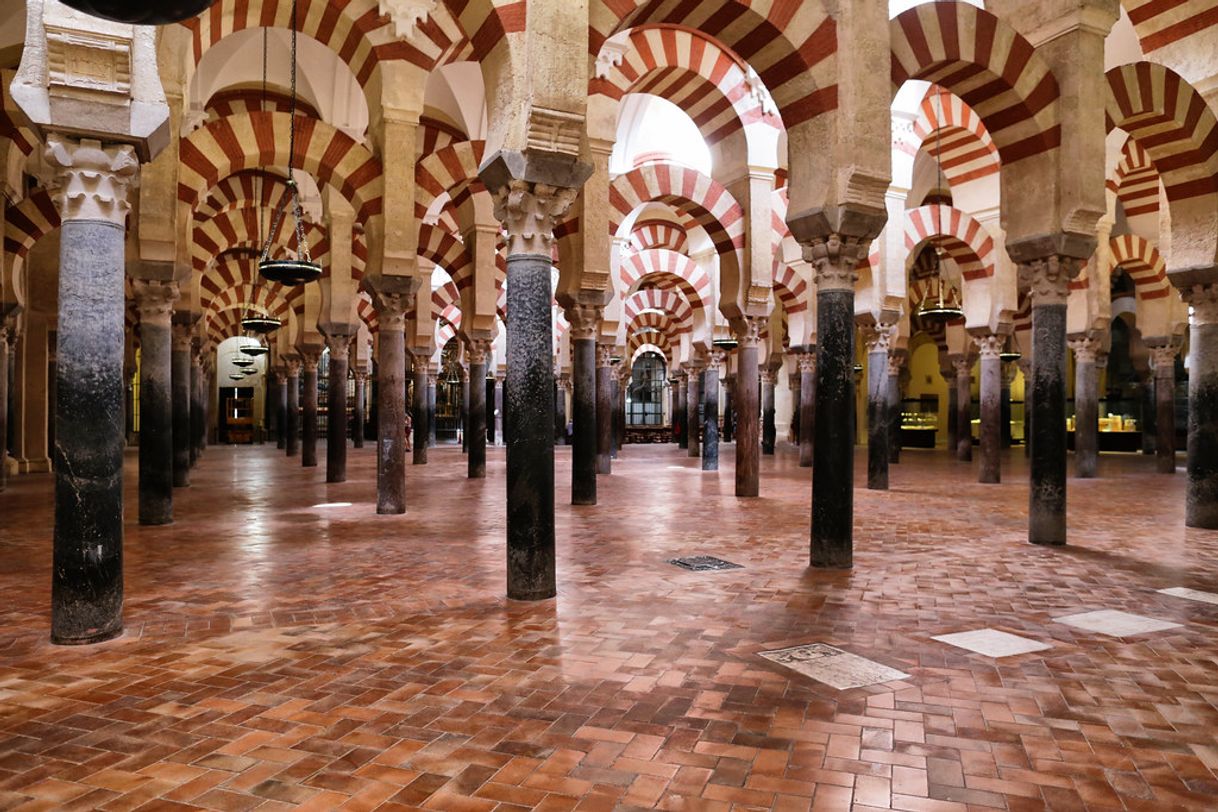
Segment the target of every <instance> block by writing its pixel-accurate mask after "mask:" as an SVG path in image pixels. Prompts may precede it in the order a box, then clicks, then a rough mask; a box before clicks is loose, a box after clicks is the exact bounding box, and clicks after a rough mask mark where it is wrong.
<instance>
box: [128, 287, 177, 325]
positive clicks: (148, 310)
mask: <svg viewBox="0 0 1218 812" xmlns="http://www.w3.org/2000/svg"><path fill="white" fill-rule="evenodd" d="M131 288H132V291H133V292H134V293H135V309H136V311H137V312H138V313H139V314H140V324H157V325H160V326H162V327H168V326H169V321H170V319H171V318H172V317H173V303H174V302H176V301H177V300H178V294H179V290H178V283H177V282H159V281H154V280H148V279H133V280H132V281H131Z"/></svg>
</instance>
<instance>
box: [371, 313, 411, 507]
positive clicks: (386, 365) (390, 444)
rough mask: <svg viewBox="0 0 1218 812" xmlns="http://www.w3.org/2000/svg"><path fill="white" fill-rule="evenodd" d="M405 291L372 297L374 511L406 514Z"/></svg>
mask: <svg viewBox="0 0 1218 812" xmlns="http://www.w3.org/2000/svg"><path fill="white" fill-rule="evenodd" d="M410 299H411V296H410V295H409V294H408V293H407V292H395V293H390V292H385V291H378V292H377V293H376V294H375V295H374V296H373V304H374V305H375V306H376V318H377V323H378V327H379V329H378V331H377V340H376V398H377V403H376V512H377V513H378V514H381V515H395V514H399V513H405V512H406V334H405V331H406V310H407V306H408V303H409V302H410Z"/></svg>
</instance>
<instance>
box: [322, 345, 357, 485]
mask: <svg viewBox="0 0 1218 812" xmlns="http://www.w3.org/2000/svg"><path fill="white" fill-rule="evenodd" d="M351 338H352V336H350V335H346V334H343V333H333V334H330V335H327V336H326V346H328V347H329V348H330V379H329V381H328V383H327V385H326V482H346V481H347V358H348V357H349V353H350V350H351Z"/></svg>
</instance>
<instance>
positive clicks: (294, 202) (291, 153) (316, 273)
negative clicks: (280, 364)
mask: <svg viewBox="0 0 1218 812" xmlns="http://www.w3.org/2000/svg"><path fill="white" fill-rule="evenodd" d="M291 75H292V91H291V95H290V102H289V110H288V112H289V116H290V119H291V120H290V124H289V126H288V176H287V178H286V180H285V181H284V183H285V184H286V185H287V187H288V194H287V195H285V196H284V197H283V199H282V200H280V201H279V205H277V206H276V207H275V217H274V219H273V220H272V221H271V230H270V231H269V232H268V233H267V237H266V243H264V244H263V246H262V258H261V259H260V260H259V261H258V272H259V273H260V274H262V277H263V278H264V279H269V280H270V281H272V282H279V283H280V284H282V285H303V284H306V283H308V282H312V281H314V280H316V279H320V278H321V266H320V265H318V264H317V263H316V262H314V261H313V257H312V255H311V254H310V253H309V241H308V240H307V239H305V233H304V210H303V209H302V208H301V205H300V189H299V188H298V187H297V186H296V178H295V177H294V176H293V174H292V172H293V170H294V169H295V167H294V166H293V165H294V164H295V163H296V0H292V74H291ZM289 205H290V206H291V208H292V218H293V220H294V221H295V224H296V227H295V234H296V256H294V257H291V258H288V259H271V243H272V242H273V241H274V237H275V234H276V233H277V232H278V231H279V226H280V225H281V224H282V223H283V218H284V215H285V213H286V209H287V208H288V206H289Z"/></svg>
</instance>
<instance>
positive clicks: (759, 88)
mask: <svg viewBox="0 0 1218 812" xmlns="http://www.w3.org/2000/svg"><path fill="white" fill-rule="evenodd" d="M744 84H745V87H747V88H748V92H749V98H750V99H752V100H753V101H754V102H755V103H756V104H757V106H758V107H759V108H761V114H762V115H764V116H776V115H778V105H777V104H775V103H774V99H773V97H772V96H770V91H769V90H767V89H766V86H765V82H763V81H762V80H761V77H760V76H758V75H757V71H755V70H754V69H753V66H752V65H748V66H747V67H746V70H745V74H744Z"/></svg>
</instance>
